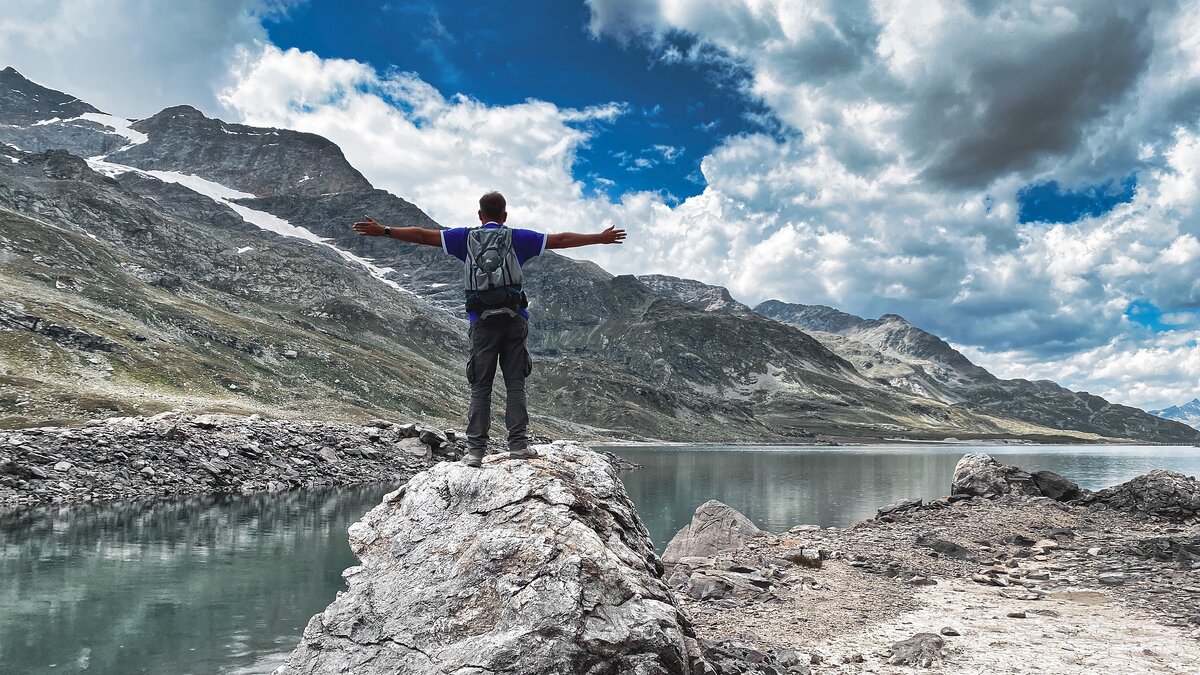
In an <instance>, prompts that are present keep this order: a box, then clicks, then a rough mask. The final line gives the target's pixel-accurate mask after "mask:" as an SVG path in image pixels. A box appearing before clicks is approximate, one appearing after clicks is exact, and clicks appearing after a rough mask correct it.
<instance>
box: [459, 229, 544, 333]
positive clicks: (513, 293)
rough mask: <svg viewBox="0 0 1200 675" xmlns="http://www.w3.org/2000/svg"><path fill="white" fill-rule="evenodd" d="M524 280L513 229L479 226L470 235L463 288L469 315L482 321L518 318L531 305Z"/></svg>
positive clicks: (468, 234)
mask: <svg viewBox="0 0 1200 675" xmlns="http://www.w3.org/2000/svg"><path fill="white" fill-rule="evenodd" d="M522 281H524V277H523V275H522V274H521V263H520V261H518V260H517V252H516V249H514V248H513V241H512V230H511V229H510V228H507V227H504V226H503V225H501V226H500V227H477V228H473V229H471V230H470V231H469V232H468V233H467V262H466V265H465V267H464V273H463V289H464V291H465V293H466V300H467V311H468V312H474V313H476V314H478V316H479V318H480V319H485V318H487V317H489V316H494V315H497V314H507V315H508V316H517V314H519V313H520V311H521V310H522V309H524V308H525V307H527V306H528V305H529V302H528V301H527V300H526V299H525V294H524V293H523V292H522V291H521V283H522Z"/></svg>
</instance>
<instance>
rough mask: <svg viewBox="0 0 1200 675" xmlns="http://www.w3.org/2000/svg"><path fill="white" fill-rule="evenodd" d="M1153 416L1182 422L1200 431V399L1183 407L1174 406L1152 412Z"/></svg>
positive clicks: (1195, 399)
mask: <svg viewBox="0 0 1200 675" xmlns="http://www.w3.org/2000/svg"><path fill="white" fill-rule="evenodd" d="M1150 414H1151V415H1157V416H1159V417H1161V418H1163V419H1168V420H1175V421H1176V422H1182V423H1183V424H1186V425H1188V426H1190V427H1192V428H1194V429H1200V398H1194V399H1192V400H1191V401H1188V402H1187V403H1184V404H1183V405H1173V406H1171V407H1169V408H1163V409H1162V410H1151V411H1150Z"/></svg>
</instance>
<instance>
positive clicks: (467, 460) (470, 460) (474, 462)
mask: <svg viewBox="0 0 1200 675" xmlns="http://www.w3.org/2000/svg"><path fill="white" fill-rule="evenodd" d="M462 463H463V464H466V465H467V466H469V467H471V468H472V469H478V468H479V467H481V466H483V455H481V454H480V455H477V454H475V453H473V452H468V453H467V454H465V455H463V458H462Z"/></svg>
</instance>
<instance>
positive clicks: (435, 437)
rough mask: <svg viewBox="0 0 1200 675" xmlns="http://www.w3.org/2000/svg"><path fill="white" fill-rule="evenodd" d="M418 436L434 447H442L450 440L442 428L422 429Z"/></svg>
mask: <svg viewBox="0 0 1200 675" xmlns="http://www.w3.org/2000/svg"><path fill="white" fill-rule="evenodd" d="M417 437H418V438H420V439H421V442H422V443H424V444H425V445H428V446H429V447H431V448H434V449H437V448H440V447H442V446H444V445H446V443H448V442H449V441H448V440H447V438H446V434H445V433H443V432H442V430H441V429H421V431H420V433H419V434H418V436H417Z"/></svg>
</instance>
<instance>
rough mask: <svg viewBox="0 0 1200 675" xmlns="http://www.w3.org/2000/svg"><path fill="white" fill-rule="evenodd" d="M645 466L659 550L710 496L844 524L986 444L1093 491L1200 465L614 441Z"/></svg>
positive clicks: (922, 488)
mask: <svg viewBox="0 0 1200 675" xmlns="http://www.w3.org/2000/svg"><path fill="white" fill-rule="evenodd" d="M606 449H608V450H611V451H613V452H615V453H617V454H618V455H621V456H622V457H625V458H627V459H629V460H632V461H634V462H637V463H639V464H642V465H643V467H644V468H643V469H641V470H639V471H632V472H627V473H623V474H622V476H621V477H622V479H623V481H624V482H625V488H626V490H627V491H628V492H629V495H630V497H631V498H632V499H633V501H634V503H635V504H636V505H637V507H638V513H639V514H640V515H641V517H642V520H643V521H645V523H646V527H647V528H648V529H649V530H650V534H651V536H652V537H653V538H654V541H655V544H656V545H657V546H658V547H659V550H661V549H662V547H663V546H664V545H665V543H666V542H667V541H669V540H670V538H671V537H672V536H674V534H675V533H676V532H678V531H679V529H680V528H681V527H683V526H684V525H685V524H686V523H687V522H688V521H689V520H691V517H692V512H693V511H695V509H696V507H697V506H698V505H700V504H701V503H703V502H704V501H705V500H707V499H719V500H721V501H723V502H725V503H727V504H729V505H730V506H732V507H734V508H736V509H737V510H739V511H741V512H742V513H745V514H746V515H747V516H749V517H750V519H751V520H753V521H754V522H755V523H757V524H758V526H759V527H762V528H764V529H767V530H771V531H776V532H780V531H783V530H786V529H788V528H789V527H791V526H793V525H797V524H801V523H810V524H816V525H822V526H830V525H836V526H838V527H843V526H846V525H849V524H851V523H853V522H855V521H857V520H862V519H863V518H869V517H871V516H873V515H875V510H876V509H877V508H878V507H880V506H883V505H885V504H888V503H890V502H893V501H896V500H897V499H902V498H907V497H923V498H926V499H931V498H936V497H940V496H943V495H946V494H948V493H949V490H950V477H951V475H952V474H953V472H954V465H955V463H956V462H957V461H958V459H959V457H961V456H962V455H963V454H964V453H967V452H972V451H975V450H980V451H983V452H988V453H990V454H992V455H995V456H997V457H999V458H1001V461H1004V462H1006V463H1010V464H1016V465H1017V466H1020V467H1022V468H1025V469H1028V470H1031V471H1036V470H1042V469H1045V470H1050V471H1056V472H1058V473H1061V474H1063V475H1065V476H1067V477H1069V478H1071V479H1072V480H1075V481H1076V482H1078V483H1080V485H1082V486H1083V487H1086V488H1089V489H1099V488H1102V487H1107V486H1109V485H1114V484H1116V483H1120V482H1123V481H1125V480H1128V479H1130V478H1132V477H1134V476H1136V475H1138V474H1142V473H1145V472H1146V471H1149V470H1150V469H1153V468H1164V469H1174V470H1177V471H1182V472H1184V473H1187V474H1189V475H1192V474H1196V473H1198V472H1200V457H1198V456H1197V449H1196V448H1190V447H1189V448H1183V447H1161V446H1155V447H1130V446H1007V447H1006V446H987V447H982V446H981V447H978V448H972V447H968V446H947V445H940V446H937V445H934V446H859V447H841V448H813V447H793V448H785V447H755V446H734V447H722V446H704V447H686V446H685V447H680V446H671V447H645V446H643V447H636V448H629V447H611V448H606Z"/></svg>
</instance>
